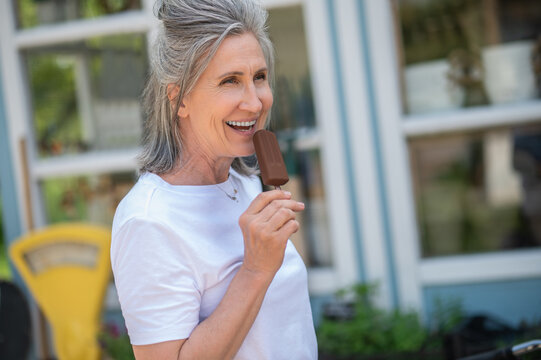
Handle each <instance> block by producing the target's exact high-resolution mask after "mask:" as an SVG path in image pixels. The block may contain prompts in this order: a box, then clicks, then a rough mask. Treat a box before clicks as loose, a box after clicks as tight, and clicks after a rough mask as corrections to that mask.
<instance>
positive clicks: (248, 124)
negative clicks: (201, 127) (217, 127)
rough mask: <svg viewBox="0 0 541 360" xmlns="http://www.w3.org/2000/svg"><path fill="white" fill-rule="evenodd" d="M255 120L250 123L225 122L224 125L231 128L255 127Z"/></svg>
mask: <svg viewBox="0 0 541 360" xmlns="http://www.w3.org/2000/svg"><path fill="white" fill-rule="evenodd" d="M255 123H256V120H252V121H242V122H241V121H226V124H228V125H232V126H242V127H250V126H253V125H255Z"/></svg>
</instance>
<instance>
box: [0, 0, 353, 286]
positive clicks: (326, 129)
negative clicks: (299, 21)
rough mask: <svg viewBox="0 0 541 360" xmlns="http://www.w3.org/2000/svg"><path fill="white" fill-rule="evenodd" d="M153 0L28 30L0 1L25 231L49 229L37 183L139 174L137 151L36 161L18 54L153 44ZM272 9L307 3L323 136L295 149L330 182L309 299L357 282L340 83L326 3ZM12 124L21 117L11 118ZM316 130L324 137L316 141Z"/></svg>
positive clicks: (284, 0)
mask: <svg viewBox="0 0 541 360" xmlns="http://www.w3.org/2000/svg"><path fill="white" fill-rule="evenodd" d="M153 3H154V0H142V9H141V10H137V11H129V12H126V13H121V14H113V15H108V16H104V17H100V18H96V19H82V20H77V21H70V22H65V23H59V24H52V25H42V26H38V27H35V28H31V29H23V30H17V29H15V25H14V15H13V14H14V12H13V9H12V2H11V0H6V1H1V2H0V24H1V25H0V30H1V35H0V46H1V48H0V49H1V50H0V61H1V66H2V73H3V75H4V76H3V84H2V85H3V86H4V94H5V97H6V101H5V104H6V113H7V115H8V119H11V121H9V129H10V134H9V138H10V147H11V150H12V151H11V153H12V154H14V155H13V156H14V159H13V163H14V168H15V174H14V176H15V178H16V183H17V184H24V169H23V166H22V163H23V161H22V159H21V154H20V151H19V139H22V138H26V139H27V146H28V148H29V149H30V150H31V151H28V154H29V156H28V159H27V163H28V169H29V183H30V188H31V199H32V205H31V206H30V209H29V208H28V206H27V205H26V202H25V199H26V195H25V192H24V189H23V186H19V187H18V189H17V198H18V201H19V203H20V204H23V206H21V207H20V209H21V210H20V212H21V213H20V217H21V218H22V219H24V223H25V230H26V231H28V230H29V226H30V223H29V215H28V214H29V213H28V212H29V211H31V212H32V217H33V219H34V224H35V227H42V226H45V225H46V220H45V214H44V206H43V204H42V196H41V194H40V189H39V186H38V183H39V182H40V181H41V180H44V179H47V178H50V177H57V176H73V175H82V174H88V173H92V174H99V173H108V172H118V171H130V170H135V169H136V161H135V156H136V153H137V149H128V150H119V151H110V152H90V153H85V154H79V155H66V156H61V157H58V158H48V159H38V158H36V157H35V156H34V154H35V152H34V151H32V150H33V147H34V145H33V143H32V142H33V137H32V125H31V123H32V122H31V120H30V119H31V114H30V109H29V107H28V103H29V101H28V96H29V95H28V93H27V91H28V89H27V84H26V80H25V75H24V68H23V63H22V58H21V54H20V51H21V50H25V49H31V48H34V47H37V46H45V45H52V44H59V43H63V42H67V41H74V40H82V39H86V38H89V37H95V36H105V35H112V34H119V33H140V34H146V35H147V38H148V40H149V42H148V43H149V44H150V39H152V38H153V36H154V34H155V32H156V30H157V23H158V22H157V20H156V19H155V17H154V15H153V12H152V11H153ZM262 3H263V5H264V6H265V7H267V8H277V7H284V6H292V5H302V6H303V13H304V21H305V29H306V36H307V45H308V49H309V61H310V69H311V77H312V83H313V91H314V104H315V114H316V123H317V124H318V129H319V130H318V134H316V135H315V136H314V137H312V138H311V139H310V140H309V141H305V142H299V143H298V144H296V147H297V148H298V149H308V148H320V150H321V161H322V168H323V177H324V181H325V184H326V185H325V192H326V203H327V209H326V210H327V214H328V215H329V219H328V221H329V227H330V236H331V243H332V251H333V266H332V267H328V268H314V269H309V287H310V291H311V293H312V295H320V294H329V293H332V292H334V291H335V290H337V289H339V288H341V287H344V286H347V285H350V284H352V283H354V282H356V281H357V277H358V274H357V271H356V269H357V263H356V262H357V259H356V256H355V251H354V246H353V241H354V240H353V236H352V233H351V229H352V221H355V220H354V219H352V218H351V216H350V214H349V212H348V211H347V209H346V208H345V207H344V204H346V203H348V201H349V200H348V196H349V194H348V191H347V186H346V181H345V175H344V174H345V173H346V171H345V166H346V164H345V162H344V160H343V159H345V157H344V156H343V147H342V145H341V144H342V142H341V139H340V134H339V133H338V132H337V131H336V126H333V124H332V123H330V122H329V121H327V120H326V119H329V118H333V119H336V118H337V115H336V114H338V112H339V111H338V110H339V109H338V102H337V100H336V97H335V94H336V91H333V89H335V88H336V86H337V83H336V79H333V77H332V76H331V75H330V74H329V72H328V71H327V69H329V68H332V58H331V56H330V54H331V52H330V51H331V39H330V37H329V24H328V16H327V12H326V8H325V2H324V0H305V1H303V0H263V1H262ZM13 119H18V120H17V121H14V120H13ZM319 132H321V133H322V134H325V136H319Z"/></svg>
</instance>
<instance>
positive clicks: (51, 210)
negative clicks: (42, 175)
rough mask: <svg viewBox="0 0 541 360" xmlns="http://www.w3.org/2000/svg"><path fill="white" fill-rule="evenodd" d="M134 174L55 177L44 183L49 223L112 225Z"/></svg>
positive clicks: (43, 189) (43, 191)
mask: <svg viewBox="0 0 541 360" xmlns="http://www.w3.org/2000/svg"><path fill="white" fill-rule="evenodd" d="M135 179H136V177H135V174H134V173H131V172H130V173H118V174H103V175H89V176H78V177H63V178H51V179H47V180H44V181H42V182H41V183H40V186H41V190H42V194H43V197H44V201H43V202H44V204H45V205H44V206H45V212H46V216H47V222H48V223H58V222H65V221H83V222H90V223H94V224H102V225H106V226H110V225H111V224H112V222H113V216H114V213H115V210H116V207H117V205H118V203H119V202H120V200H122V198H123V197H124V196H125V195H126V194H127V193H128V191H129V190H130V189H131V187H132V186H133V185H134V184H135Z"/></svg>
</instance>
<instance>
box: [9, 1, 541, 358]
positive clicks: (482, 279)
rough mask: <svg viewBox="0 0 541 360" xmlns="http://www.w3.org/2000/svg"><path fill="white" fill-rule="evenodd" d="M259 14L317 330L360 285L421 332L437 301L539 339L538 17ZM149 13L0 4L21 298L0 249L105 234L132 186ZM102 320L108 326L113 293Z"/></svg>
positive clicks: (454, 12) (464, 5)
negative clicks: (64, 233)
mask: <svg viewBox="0 0 541 360" xmlns="http://www.w3.org/2000/svg"><path fill="white" fill-rule="evenodd" d="M262 3H263V5H264V6H265V7H267V8H268V10H269V31H270V35H271V38H272V40H273V42H274V45H275V49H276V56H277V66H276V82H275V88H274V94H275V106H274V108H273V114H272V123H271V128H272V130H274V131H275V132H276V133H277V135H278V138H279V140H280V144H281V147H282V151H283V154H284V157H285V159H286V163H287V167H288V172H289V174H290V178H291V181H290V182H289V183H288V185H287V187H288V189H289V190H290V191H291V192H293V193H294V195H295V197H297V198H298V199H299V200H301V201H304V202H305V203H306V211H305V212H304V214H303V216H302V219H301V221H302V226H301V227H302V231H300V232H299V233H298V234H296V235H295V237H294V239H292V240H293V241H294V243H295V245H296V247H297V249H298V250H299V252H300V253H301V255H302V257H303V259H304V260H305V263H306V265H307V266H308V271H309V288H310V294H311V300H312V305H313V310H314V321H315V323H316V325H318V326H319V325H320V324H321V323H322V322H323V324H324V325H328V324H327V323H326V321H330V320H329V319H331V318H333V317H334V319H335V320H336V319H337V318H338V321H347V319H351V317H352V316H354V315H352V314H351V313H350V312H348V311H344V310H347V309H350V308H351V304H352V303H353V302H354V301H355V300H354V299H355V296H349V297H347V296H346V300H344V299H343V298H339V297H336V296H335V294H336V292H337V291H338V290H341V289H345V288H348V287H350V286H352V285H355V284H365V285H367V286H368V285H369V287H370V288H372V287H371V286H372V285H374V286H375V290H374V291H373V292H371V294H372V296H371V299H372V300H371V301H372V302H371V304H373V305H374V306H375V307H377V308H378V309H381V310H382V311H387V312H392V311H395V310H399V311H413V312H414V313H415V314H416V315H417V316H418V318H419V321H420V323H421V324H422V326H423V327H424V328H425V329H428V330H429V332H430V331H432V332H433V331H434V329H436V328H438V327H439V326H440V325H441V322H438V321H442V320H441V316H442V315H441V314H442V306H443V308H444V309H454V310H456V311H459V312H460V315H461V319H466V318H468V316H470V318H471V316H474V315H478V314H483V316H485V317H486V318H487V319H490V320H494V321H495V319H497V323H498V324H500V325H501V326H504V325H505V326H507V327H508V328H509V329H526V328H528V329H529V328H535V327H536V326H537V327H539V325H540V324H541V2H540V1H539V0H304V1H303V0H263V1H262ZM152 6H153V0H4V1H2V2H1V3H0V66H1V67H0V84H1V88H0V185H1V188H0V190H1V191H0V197H1V200H2V201H1V202H0V205H1V207H0V211H1V214H2V216H1V217H0V220H1V221H2V222H0V226H1V227H2V231H1V232H0V236H1V237H0V278H2V279H4V280H6V281H9V282H12V283H14V284H16V285H17V286H19V287H20V288H21V289H23V291H26V290H24V289H25V284H24V281H23V280H22V279H21V278H20V277H19V276H18V274H17V272H16V271H15V270H14V268H13V265H12V264H11V262H10V261H9V259H8V256H7V249H8V247H9V246H10V244H12V243H14V242H15V241H16V240H17V238H19V237H20V236H22V235H24V234H26V233H28V232H29V231H30V230H32V229H39V228H43V227H46V226H48V225H51V224H58V223H65V222H84V223H91V224H99V225H102V226H106V227H109V226H110V225H111V222H112V217H113V214H114V211H115V207H116V205H117V204H118V202H119V201H120V199H122V197H123V196H124V195H125V194H126V193H127V192H128V191H129V189H130V187H131V186H132V185H133V184H134V182H135V181H136V179H137V173H136V163H135V156H136V154H137V151H138V145H139V141H140V137H141V128H142V120H143V118H142V113H141V108H140V101H139V96H140V93H141V90H142V88H143V86H144V83H145V79H146V76H147V72H148V52H149V51H150V47H149V44H150V43H151V41H152V38H153V34H154V33H155V31H156V28H157V26H158V23H157V22H156V21H155V19H154V17H153V15H152ZM25 295H26V297H27V299H28V302H29V306H30V308H31V309H34V310H32V311H31V313H32V314H33V315H32V317H33V319H34V323H36V321H38V320H36V319H38V315H37V314H39V311H37V310H36V305H35V303H34V302H33V299H32V295H31V294H29V293H28V292H25ZM352 299H353V300H352ZM442 304H443V305H442ZM445 304H447V305H445ZM103 306H104V320H103V322H104V326H106V327H108V328H110V327H111V326H113V327H115V328H116V329H118V331H119V333H122V332H123V331H125V330H124V328H123V320H122V316H121V313H120V309H119V305H118V300H117V298H116V292H115V288H114V284H113V283H111V284H110V285H109V287H108V291H107V295H106V296H105V299H104V304H103ZM333 309H334V310H333ZM336 309H338V310H336ZM457 309H458V310H457ZM333 311H334V312H333ZM456 311H455V313H456ZM333 314H334V315H333ZM337 314H338V315H337ZM344 319H345V320H344ZM460 324H461V323H460V322H456V324H455V325H457V326H458V325H460ZM462 325H464V323H462ZM487 326H488V325H487ZM487 326H485V327H487ZM450 329H451V328H448V329H447V330H449V331H450ZM456 329H457V328H456V327H455V330H456ZM485 330H486V329H485ZM115 331H116V330H115ZM43 332H45V333H46V334H47V336H49V337H50V336H52V335H51V334H50V330H49V331H47V330H46V329H41V330H40V329H36V326H34V330H33V332H32V334H33V340H32V344H33V345H32V346H33V348H35V349H34V350H33V351H32V354H31V356H37V357H38V358H39V356H40V355H38V353H39V351H38V350H37V349H38V348H40V347H41V345H40V344H39V341H42V340H40V339H43V334H42V333H43ZM440 335H441V334H440ZM47 336H46V337H47ZM326 341H331V340H328V339H327V338H323V337H321V340H320V344H321V343H325V344H326ZM340 346H342V347H344V346H347V345H340ZM456 346H465V345H464V344H462V345H460V344H459V345H456ZM329 349H331V348H329ZM328 352H332V351H331V350H328ZM335 352H337V351H335ZM361 352H362V350H361ZM48 356H51V357H54V349H51V350H49V354H48ZM441 356H443V355H441V354H440V358H443V357H441ZM418 358H419V357H418ZM435 358H438V357H437V356H436V357H435Z"/></svg>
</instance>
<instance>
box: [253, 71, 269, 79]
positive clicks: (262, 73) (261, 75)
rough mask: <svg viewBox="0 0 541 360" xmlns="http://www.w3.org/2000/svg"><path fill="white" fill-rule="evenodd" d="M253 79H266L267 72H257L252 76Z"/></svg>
mask: <svg viewBox="0 0 541 360" xmlns="http://www.w3.org/2000/svg"><path fill="white" fill-rule="evenodd" d="M254 80H267V74H266V73H264V72H260V73H257V74H256V75H255V76H254Z"/></svg>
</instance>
